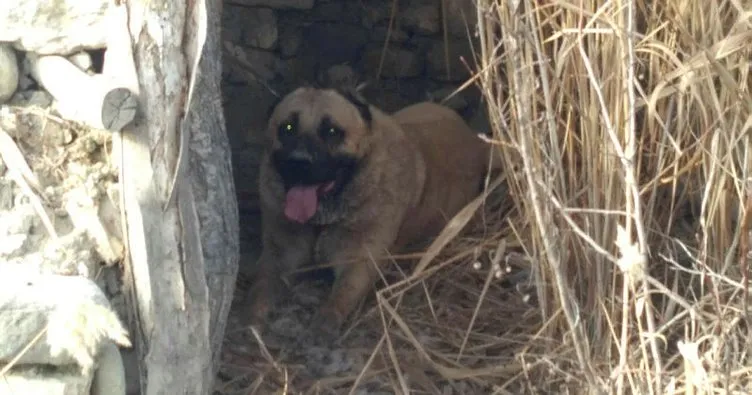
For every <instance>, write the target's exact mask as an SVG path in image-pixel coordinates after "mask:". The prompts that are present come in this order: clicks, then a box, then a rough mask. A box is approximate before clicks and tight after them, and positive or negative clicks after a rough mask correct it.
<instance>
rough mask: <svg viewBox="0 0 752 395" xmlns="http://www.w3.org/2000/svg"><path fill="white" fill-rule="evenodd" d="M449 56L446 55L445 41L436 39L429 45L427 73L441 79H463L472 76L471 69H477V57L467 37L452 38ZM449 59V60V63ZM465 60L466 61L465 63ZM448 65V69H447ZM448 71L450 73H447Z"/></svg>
mask: <svg viewBox="0 0 752 395" xmlns="http://www.w3.org/2000/svg"><path fill="white" fill-rule="evenodd" d="M448 46H449V58H448V59H447V58H446V57H445V52H444V42H443V41H441V40H434V41H433V42H432V43H430V45H429V47H428V53H427V55H426V73H427V74H428V76H429V77H431V78H433V79H436V80H439V81H462V80H465V79H467V78H468V77H470V72H469V71H468V67H470V70H475V68H476V65H475V57H474V55H473V50H472V47H471V46H470V42H469V41H468V40H467V39H450V40H449V42H448ZM447 60H448V61H449V62H448V64H447ZM463 60H464V63H463ZM447 66H448V70H447ZM447 71H448V74H447Z"/></svg>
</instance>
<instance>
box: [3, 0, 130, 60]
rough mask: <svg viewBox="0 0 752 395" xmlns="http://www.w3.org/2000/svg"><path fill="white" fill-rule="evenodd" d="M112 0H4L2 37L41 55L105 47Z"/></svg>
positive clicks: (17, 47)
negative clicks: (108, 15) (107, 19)
mask: <svg viewBox="0 0 752 395" xmlns="http://www.w3.org/2000/svg"><path fill="white" fill-rule="evenodd" d="M114 4H115V3H114V2H113V1H111V0H86V1H81V0H45V1H18V0H16V1H12V0H3V1H0V41H6V42H10V43H13V45H14V46H15V47H16V49H20V50H23V51H30V52H35V53H38V54H40V55H51V54H58V55H68V54H72V53H74V52H78V51H80V50H81V49H100V48H104V47H105V44H106V38H107V29H108V26H107V25H108V24H107V21H106V18H105V17H106V15H107V12H108V10H109V8H110V7H112V6H113V5H114Z"/></svg>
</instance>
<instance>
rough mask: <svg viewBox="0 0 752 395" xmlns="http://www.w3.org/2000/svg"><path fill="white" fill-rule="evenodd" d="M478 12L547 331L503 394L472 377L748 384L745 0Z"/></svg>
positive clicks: (617, 386) (683, 388)
mask: <svg viewBox="0 0 752 395" xmlns="http://www.w3.org/2000/svg"><path fill="white" fill-rule="evenodd" d="M479 3H480V7H479V12H478V21H479V30H480V41H481V48H480V51H481V56H480V57H479V59H477V63H478V69H479V70H480V71H479V73H478V74H477V76H476V77H477V78H476V81H475V82H476V83H477V84H479V86H480V87H481V89H482V90H483V94H484V98H485V100H486V105H487V108H488V110H489V111H488V112H489V114H490V117H491V122H492V125H493V130H494V134H495V139H496V140H497V142H498V143H499V144H498V147H499V149H500V150H501V152H502V154H503V157H504V158H505V161H506V176H507V179H508V180H510V182H509V186H510V191H511V193H510V197H511V198H512V199H513V200H514V203H515V208H516V211H514V213H513V215H512V216H511V217H509V218H507V221H508V222H507V223H508V224H514V232H512V233H510V232H506V233H507V234H508V235H510V236H506V237H504V238H500V242H503V243H507V244H509V243H512V242H514V243H517V244H519V245H521V246H522V249H523V250H524V251H525V252H526V254H528V256H529V258H530V262H532V264H531V272H532V277H533V282H534V284H535V285H536V291H537V300H538V301H539V310H540V311H539V314H540V318H541V321H540V323H538V325H535V326H534V327H531V328H529V329H530V330H531V331H530V332H529V333H528V335H529V336H528V337H529V342H528V343H527V344H525V345H523V346H521V347H520V348H519V349H518V352H517V353H516V355H517V358H516V359H515V361H516V362H517V364H516V365H514V366H513V368H510V369H508V370H507V371H505V372H504V373H512V374H507V379H508V380H506V381H504V382H503V384H502V382H500V381H498V378H499V377H498V376H494V375H490V374H489V373H488V372H485V371H483V370H484V369H488V368H489V367H488V366H485V367H482V368H478V369H476V370H475V373H470V372H468V375H471V376H474V377H476V378H479V379H480V378H483V380H487V381H488V384H489V385H490V386H491V387H495V388H499V387H501V386H506V387H510V386H513V387H514V388H517V389H523V388H524V389H525V391H526V392H539V391H540V392H548V391H554V392H559V391H562V388H563V387H562V385H563V386H565V387H566V388H568V389H570V390H573V391H577V392H578V393H582V392H584V391H588V392H590V393H618V394H623V393H635V394H654V393H655V394H663V393H684V392H686V393H749V392H751V391H752V383H750V382H749V381H750V380H749V378H750V370H751V369H750V366H752V363H750V360H749V357H748V355H747V354H748V351H747V350H748V349H749V346H750V345H752V344H750V343H751V340H750V339H752V336H750V335H748V334H747V326H748V322H747V320H748V313H747V300H748V295H747V288H748V285H747V281H748V280H747V264H748V262H749V259H750V252H749V247H748V246H749V242H750V238H752V234H750V220H749V215H750V210H752V174H750V170H752V145H751V143H750V139H751V136H750V129H751V128H752V95H751V93H750V87H751V83H750V75H749V74H750V68H751V66H750V59H751V57H752V44H751V43H752V5H750V2H748V1H747V2H746V3H744V2H742V1H734V0H729V1H720V0H705V1H689V0H670V1H667V2H663V3H659V2H650V1H639V0H637V1H633V2H629V1H607V2H603V1H590V0H578V1H571V2H567V1H545V2H544V1H537V2H536V1H526V0H517V1H514V0H510V1H504V0H496V1H490V0H485V1H484V0H480V1H479ZM511 235H513V237H511ZM488 242H489V240H488V239H486V243H488ZM438 264H439V263H437V262H434V263H432V265H438ZM485 296H486V301H484V302H483V303H484V304H494V301H489V300H488V299H489V298H490V295H485ZM503 310H504V307H502V308H501V311H500V312H499V314H500V313H501V312H502V311H503ZM482 314H494V312H493V311H485V312H483V313H482ZM473 319H474V320H475V321H476V325H477V323H478V322H483V321H484V320H490V319H491V318H490V317H483V316H477V317H476V316H473ZM401 327H402V326H401ZM402 329H403V331H407V329H409V328H406V327H405V328H402ZM504 329H505V328H497V329H496V330H497V333H499V332H502V331H503V330H504ZM470 335H472V334H470ZM542 339H549V341H542ZM415 346H416V349H418V346H417V345H415ZM522 351H524V352H522ZM420 353H421V354H426V352H425V351H423V350H421V351H420ZM523 367H524V369H523ZM515 369H516V371H515ZM528 369H532V371H533V372H531V371H526V370H528ZM444 376H445V377H446V374H444ZM491 376H494V377H491ZM531 377H533V378H534V379H532V380H531ZM510 388H512V387H510ZM499 393H501V392H499Z"/></svg>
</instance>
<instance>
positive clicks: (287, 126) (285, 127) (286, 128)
mask: <svg viewBox="0 0 752 395" xmlns="http://www.w3.org/2000/svg"><path fill="white" fill-rule="evenodd" d="M279 130H280V131H281V132H283V133H295V126H293V124H292V123H290V122H287V123H283V124H282V126H280V128H279Z"/></svg>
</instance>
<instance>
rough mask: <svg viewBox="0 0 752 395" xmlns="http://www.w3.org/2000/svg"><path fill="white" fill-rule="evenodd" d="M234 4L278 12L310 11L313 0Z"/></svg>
mask: <svg viewBox="0 0 752 395" xmlns="http://www.w3.org/2000/svg"><path fill="white" fill-rule="evenodd" d="M234 3H235V4H240V5H245V6H250V7H269V8H275V9H280V10H285V9H298V10H310V9H311V8H313V3H314V0H235V1H234Z"/></svg>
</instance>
